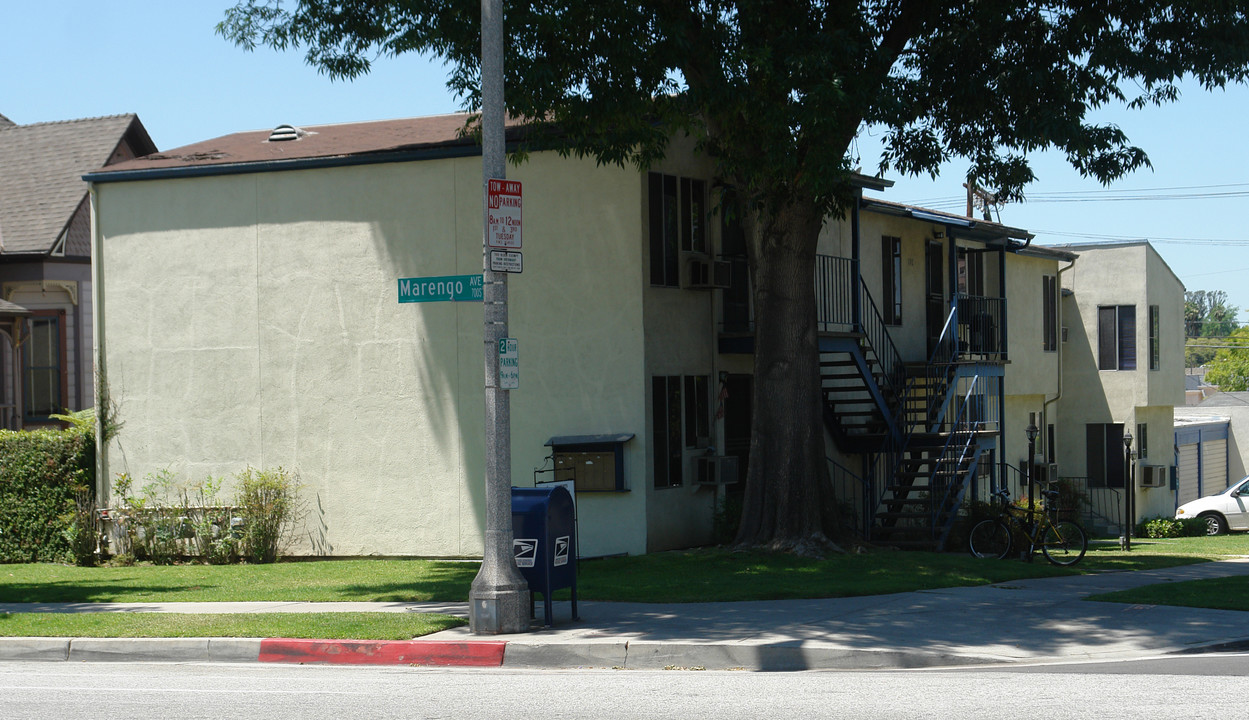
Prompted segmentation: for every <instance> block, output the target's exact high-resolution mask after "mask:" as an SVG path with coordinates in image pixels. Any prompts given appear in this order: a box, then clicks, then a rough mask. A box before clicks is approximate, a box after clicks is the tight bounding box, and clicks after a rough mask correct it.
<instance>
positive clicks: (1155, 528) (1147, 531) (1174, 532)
mask: <svg viewBox="0 0 1249 720" xmlns="http://www.w3.org/2000/svg"><path fill="white" fill-rule="evenodd" d="M1205 534H1206V521H1205V520H1204V519H1202V518H1185V519H1183V520H1176V519H1175V518H1170V517H1156V518H1152V519H1148V520H1142V521H1141V522H1140V523H1138V524H1137V526H1136V536H1137V537H1146V538H1176V537H1200V536H1202V535H1205Z"/></svg>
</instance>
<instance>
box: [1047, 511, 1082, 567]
mask: <svg viewBox="0 0 1249 720" xmlns="http://www.w3.org/2000/svg"><path fill="white" fill-rule="evenodd" d="M1088 548H1089V539H1088V538H1087V537H1085V536H1084V530H1082V529H1080V526H1079V525H1076V524H1075V523H1073V522H1070V521H1068V520H1062V521H1060V522H1057V523H1054V524H1053V525H1048V526H1046V528H1045V535H1044V537H1042V538H1041V552H1043V553H1045V559H1046V560H1049V561H1050V562H1052V563H1054V564H1055V565H1075V564H1076V563H1078V562H1080V558H1082V557H1084V551H1085V550H1088Z"/></svg>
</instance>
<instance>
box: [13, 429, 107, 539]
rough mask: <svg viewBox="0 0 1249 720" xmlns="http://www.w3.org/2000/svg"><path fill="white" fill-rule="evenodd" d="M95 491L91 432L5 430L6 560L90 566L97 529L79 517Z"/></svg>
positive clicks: (91, 508) (70, 430) (78, 430)
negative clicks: (90, 556) (78, 563)
mask: <svg viewBox="0 0 1249 720" xmlns="http://www.w3.org/2000/svg"><path fill="white" fill-rule="evenodd" d="M94 492H95V438H94V434H93V432H92V431H91V429H90V428H88V427H72V428H70V429H69V430H63V431H58V430H35V431H32V432H10V431H0V562H8V563H26V562H64V561H66V560H70V559H76V560H78V561H79V562H86V556H87V555H92V556H93V555H94V552H95V539H96V535H95V533H94V530H93V527H94V526H93V525H92V523H90V522H80V523H77V524H76V519H77V518H79V517H80V516H81V514H82V513H85V512H87V511H88V509H90V511H91V512H90V514H92V515H93V514H94V508H93V507H91V506H93V505H94ZM88 549H89V552H87V550H88ZM92 559H93V558H92Z"/></svg>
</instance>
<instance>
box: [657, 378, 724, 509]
mask: <svg viewBox="0 0 1249 720" xmlns="http://www.w3.org/2000/svg"><path fill="white" fill-rule="evenodd" d="M710 435H711V376H710V375H654V376H652V377H651V439H652V445H653V447H652V456H653V457H652V466H651V467H652V471H653V473H654V486H655V487H656V488H669V487H680V486H682V485H684V484H685V451H686V450H687V449H696V448H698V447H699V445H698V443H699V441H706V442H710V441H711V437H710Z"/></svg>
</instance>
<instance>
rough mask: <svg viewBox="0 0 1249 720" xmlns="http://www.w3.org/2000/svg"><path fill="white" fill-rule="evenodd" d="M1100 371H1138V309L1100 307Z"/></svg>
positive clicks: (1133, 307) (1098, 346)
mask: <svg viewBox="0 0 1249 720" xmlns="http://www.w3.org/2000/svg"><path fill="white" fill-rule="evenodd" d="M1097 369H1098V370H1135V369H1136V306H1135V305H1099V306H1098V307H1097Z"/></svg>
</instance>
